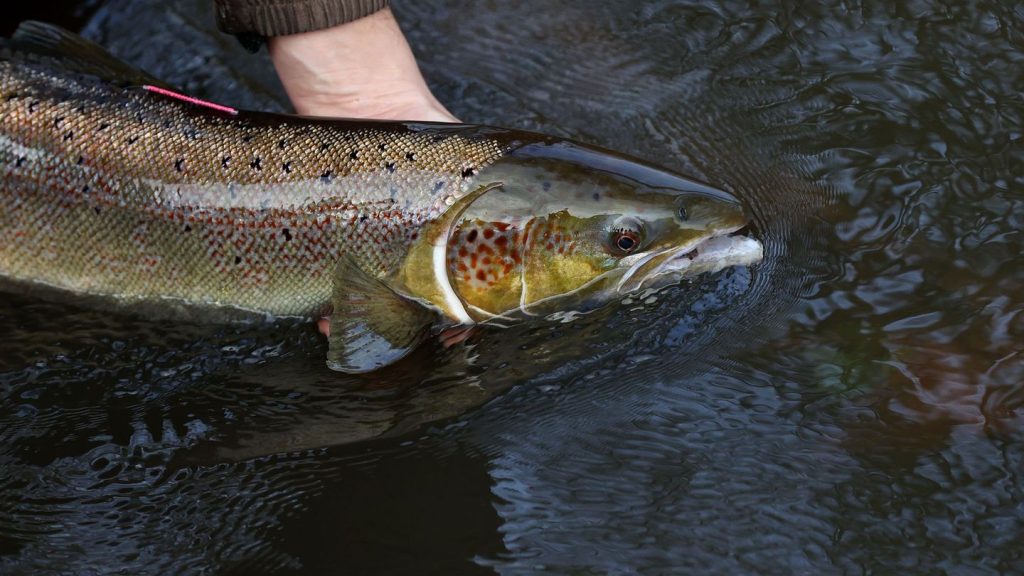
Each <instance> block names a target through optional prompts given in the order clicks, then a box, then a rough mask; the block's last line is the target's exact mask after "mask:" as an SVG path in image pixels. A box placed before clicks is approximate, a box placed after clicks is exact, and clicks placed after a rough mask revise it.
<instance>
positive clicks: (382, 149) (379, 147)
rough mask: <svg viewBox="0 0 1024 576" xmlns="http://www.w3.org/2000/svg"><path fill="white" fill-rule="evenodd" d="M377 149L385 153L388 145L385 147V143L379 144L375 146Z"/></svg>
mask: <svg viewBox="0 0 1024 576" xmlns="http://www.w3.org/2000/svg"><path fill="white" fill-rule="evenodd" d="M377 148H378V149H379V150H380V151H381V152H385V151H387V149H388V145H387V143H385V142H381V143H380V144H379V145H378V146H377Z"/></svg>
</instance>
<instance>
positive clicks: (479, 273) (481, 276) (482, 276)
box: [476, 270, 487, 282]
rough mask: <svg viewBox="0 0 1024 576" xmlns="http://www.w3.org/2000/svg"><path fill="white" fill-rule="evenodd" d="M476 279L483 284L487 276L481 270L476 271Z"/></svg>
mask: <svg viewBox="0 0 1024 576" xmlns="http://www.w3.org/2000/svg"><path fill="white" fill-rule="evenodd" d="M476 279H477V280H480V281H481V282H483V281H484V280H487V274H486V273H485V272H484V271H483V270H477V271H476Z"/></svg>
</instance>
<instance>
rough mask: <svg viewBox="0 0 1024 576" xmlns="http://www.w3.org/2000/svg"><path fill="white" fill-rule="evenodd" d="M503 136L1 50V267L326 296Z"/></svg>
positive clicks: (51, 275)
mask: <svg viewBox="0 0 1024 576" xmlns="http://www.w3.org/2000/svg"><path fill="white" fill-rule="evenodd" d="M505 147H506V145H505V144H504V143H502V142H499V141H498V140H497V139H494V138H488V137H484V136H481V135H479V134H476V133H474V130H472V129H466V128H462V129H440V130H432V129H430V127H429V126H427V125H418V126H417V125H403V124H397V123H373V122H346V121H326V120H324V121H321V120H312V119H302V118H297V117H289V116H271V115H264V114H259V113H244V112H243V113H239V114H236V115H232V114H228V113H223V112H218V111H213V110H209V109H206V108H203V107H199V106H195V105H191V104H187V103H182V102H178V101H175V100H173V99H170V98H167V97H164V96H160V95H155V94H150V93H148V92H145V91H143V90H141V89H123V88H119V87H116V86H110V85H108V84H104V83H101V82H97V81H95V80H93V79H91V78H88V77H82V78H76V77H74V76H73V75H61V74H59V73H58V72H54V71H52V70H46V69H43V68H41V67H40V66H39V65H37V64H34V63H22V62H18V61H16V60H8V61H4V62H0V166H3V167H4V168H5V173H6V177H5V179H4V185H3V191H2V192H0V193H2V194H3V196H4V198H3V201H4V203H5V205H6V206H8V207H9V208H8V209H7V210H6V211H4V214H3V215H0V231H3V232H4V233H5V234H7V235H8V236H13V237H15V238H17V239H18V241H17V242H6V243H4V246H3V248H0V274H2V275H5V276H8V277H12V278H16V279H30V280H32V281H35V282H41V283H45V284H49V285H52V286H55V287H59V288H64V289H69V290H74V291H79V292H87V293H92V294H101V295H111V296H116V297H118V298H120V299H128V300H131V299H146V298H152V297H161V298H176V299H181V300H187V301H189V302H194V303H199V304H211V305H218V306H233V307H238V308H242V309H249V310H256V311H260V312H266V313H271V314H275V315H303V316H308V315H315V314H319V313H321V312H322V311H324V309H325V307H326V306H325V305H326V303H327V301H328V299H329V294H330V278H329V276H330V273H331V271H332V267H333V265H334V263H336V262H337V261H338V259H339V258H340V257H341V256H342V255H343V254H350V255H351V256H352V257H353V258H354V259H355V260H356V261H357V262H358V263H359V264H360V265H361V266H362V267H363V268H364V269H366V270H367V271H369V272H372V273H374V274H380V273H383V272H385V271H387V270H390V269H392V268H393V267H394V266H395V265H396V264H397V262H398V261H399V259H400V258H401V255H402V254H403V253H404V251H405V250H406V249H407V247H408V245H409V243H410V242H411V241H413V240H414V239H415V237H416V235H417V233H418V230H419V229H420V228H421V226H422V225H423V223H424V222H426V221H429V220H431V219H433V218H435V217H436V216H437V215H438V214H439V213H440V212H442V211H443V210H444V209H446V208H447V203H446V199H452V198H458V197H461V195H462V194H464V193H465V191H466V190H467V189H469V187H470V186H471V185H472V181H473V179H474V178H473V176H474V175H475V173H476V171H478V170H479V169H480V168H481V167H483V166H486V165H487V164H489V163H490V162H492V161H493V160H494V159H496V158H498V157H499V156H500V155H501V154H502V152H503V149H504V148H505ZM448 202H450V200H448ZM11 207H14V208H11ZM85 254H88V255H91V256H84V255H85Z"/></svg>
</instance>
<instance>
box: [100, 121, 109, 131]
mask: <svg viewBox="0 0 1024 576" xmlns="http://www.w3.org/2000/svg"><path fill="white" fill-rule="evenodd" d="M107 128H110V123H108V122H100V126H99V128H98V129H99V130H106V129H107Z"/></svg>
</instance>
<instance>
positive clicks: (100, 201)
mask: <svg viewBox="0 0 1024 576" xmlns="http://www.w3.org/2000/svg"><path fill="white" fill-rule="evenodd" d="M144 86H148V87H150V88H149V89H147V88H145V87H144ZM153 86H160V84H159V82H158V81H156V80H154V79H152V78H147V77H145V76H144V75H143V74H142V73H141V72H138V71H134V70H132V69H129V68H127V67H125V66H124V65H123V64H121V63H119V62H117V61H116V60H114V59H113V58H112V57H110V56H109V55H108V54H106V53H105V52H103V51H102V49H100V48H98V47H96V46H95V45H92V44H90V43H88V42H86V41H84V40H82V39H80V38H78V37H76V36H74V35H71V34H68V33H66V32H63V31H60V30H58V29H56V28H52V27H49V26H45V25H40V24H29V25H27V26H25V25H23V27H22V28H21V29H20V30H19V33H18V34H17V35H16V36H15V39H14V40H12V41H9V42H7V43H6V44H5V45H3V46H2V47H0V168H2V169H3V170H4V178H3V185H2V187H0V202H2V209H0V234H3V235H4V238H5V239H6V242H4V243H3V244H2V245H0V276H3V277H6V278H10V279H14V280H20V281H27V282H34V283H39V284H45V285H48V286H51V287H56V288H59V289H62V290H66V291H69V292H75V293H83V294H91V295H99V296H104V297H110V298H113V299H116V300H118V301H128V302H131V301H167V300H177V301H180V302H185V303H188V304H190V305H195V306H214V307H232V308H238V309H243V310H250V311H255V312H260V313H265V314H271V315H277V316H310V317H312V316H317V315H321V314H325V313H327V312H329V311H330V310H331V309H333V314H332V330H331V332H332V333H331V349H330V353H329V359H328V363H329V365H330V366H331V367H332V368H335V369H338V370H343V371H348V372H362V371H367V370H371V369H374V368H377V367H380V366H382V365H386V364H388V363H390V362H393V361H394V360H396V359H397V358H400V357H401V356H402V355H404V354H405V353H406V352H407V351H408V350H409V349H411V348H412V347H413V346H415V345H416V343H417V342H418V341H419V340H420V339H421V338H422V337H423V335H424V334H425V333H426V329H427V327H429V326H431V325H438V324H439V323H440V324H443V323H446V322H447V323H471V322H480V321H486V320H488V319H491V318H494V317H500V316H504V315H507V314H508V313H510V312H514V311H522V312H526V313H540V312H543V311H546V310H557V309H562V308H572V307H575V306H578V305H580V303H581V302H583V301H588V302H594V301H596V302H600V301H604V300H607V299H609V298H611V297H613V296H614V295H616V294H618V293H620V292H628V291H631V290H635V289H638V288H640V287H649V286H651V285H654V284H655V283H659V284H660V283H664V282H666V281H672V280H675V279H678V278H679V277H681V276H684V275H687V274H695V273H699V272H701V271H706V270H714V269H716V268H721V267H723V266H726V265H733V264H748V263H751V262H755V261H757V260H758V259H760V257H761V251H760V245H759V244H757V242H756V241H753V240H749V239H745V238H739V237H732V236H729V234H731V233H733V232H735V231H736V230H738V229H739V228H741V227H742V226H743V225H744V224H745V223H746V217H745V216H744V214H743V210H742V209H741V207H740V206H739V205H738V204H737V203H736V201H735V200H734V199H732V198H731V197H730V196H729V195H727V194H725V193H724V192H721V191H718V190H715V189H713V188H711V187H708V186H705V185H703V184H699V183H697V182H694V181H691V180H688V179H685V178H683V177H680V176H675V175H672V174H669V173H666V172H664V171H661V170H658V169H655V168H651V167H648V166H645V165H643V164H641V163H638V162H634V161H631V160H627V159H623V158H621V157H619V156H616V155H614V154H612V153H609V152H605V151H600V150H597V149H593V148H590V147H587V146H583V145H579V144H575V143H571V142H566V141H563V140H559V139H555V138H551V137H547V136H543V135H539V134H532V133H526V132H518V131H512V130H504V129H498V128H489V127H480V126H468V125H451V124H430V123H397V122H372V121H348V120H327V119H313V118H300V117H295V116H288V115H272V114H261V113H255V112H239V111H235V110H232V109H230V108H226V107H222V106H221V107H215V106H209V105H204V104H203V103H202V102H183V101H181V100H179V99H175V98H173V97H169V96H168V95H167V94H168V93H167V92H166V91H165V90H163V89H161V88H152V87H153ZM702 246H703V247H704V250H703V251H702V250H701V247H702ZM729 250H731V251H732V252H733V254H732V255H731V256H729V257H724V256H723V257H721V258H719V257H716V256H714V255H715V254H716V253H721V254H726V253H727V252H728V251H729ZM701 257H703V260H701V259H700V258H701Z"/></svg>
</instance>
